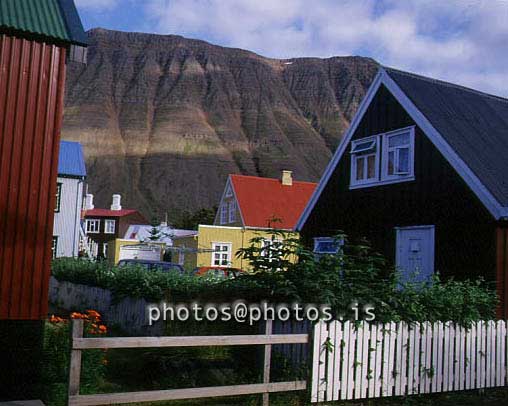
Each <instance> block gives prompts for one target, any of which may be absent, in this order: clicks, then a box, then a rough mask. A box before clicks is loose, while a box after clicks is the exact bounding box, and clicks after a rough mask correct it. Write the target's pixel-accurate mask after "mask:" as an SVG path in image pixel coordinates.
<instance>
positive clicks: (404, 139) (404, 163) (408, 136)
mask: <svg viewBox="0 0 508 406" xmlns="http://www.w3.org/2000/svg"><path fill="white" fill-rule="evenodd" d="M413 159H414V132H413V131H412V129H409V130H403V131H397V132H392V133H387V134H384V135H383V170H382V176H383V180H393V179H397V180H398V179H404V178H408V177H412V176H413V169H414V165H413Z"/></svg>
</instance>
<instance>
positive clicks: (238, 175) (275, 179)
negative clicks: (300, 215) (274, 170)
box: [229, 173, 317, 185]
mask: <svg viewBox="0 0 508 406" xmlns="http://www.w3.org/2000/svg"><path fill="white" fill-rule="evenodd" d="M229 176H236V177H242V178H252V179H261V180H270V181H274V182H280V179H279V178H267V177H264V176H254V175H242V174H238V173H231V174H230V175H229ZM293 183H309V184H312V185H317V182H310V181H306V180H294V179H293Z"/></svg>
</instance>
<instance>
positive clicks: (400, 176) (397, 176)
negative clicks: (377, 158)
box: [381, 127, 415, 182]
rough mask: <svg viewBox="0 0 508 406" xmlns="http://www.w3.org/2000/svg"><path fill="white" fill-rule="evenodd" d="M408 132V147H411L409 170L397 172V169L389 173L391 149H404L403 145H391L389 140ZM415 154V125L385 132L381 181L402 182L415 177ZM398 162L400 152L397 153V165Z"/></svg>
mask: <svg viewBox="0 0 508 406" xmlns="http://www.w3.org/2000/svg"><path fill="white" fill-rule="evenodd" d="M404 134H407V135H408V136H409V143H408V145H407V148H409V154H408V160H409V162H408V166H409V171H408V172H406V173H397V172H396V171H395V173H394V174H392V175H389V174H388V164H389V162H388V155H389V153H390V151H395V152H396V151H397V150H398V149H402V148H401V147H391V148H390V147H389V141H390V138H391V137H396V136H399V135H404ZM414 156H415V129H414V127H410V128H402V129H400V130H396V131H390V132H388V133H385V134H383V158H382V159H381V181H382V182H393V181H395V182H400V181H405V180H411V179H414V169H415V168H414ZM397 163H398V154H397V152H396V154H395V167H396V166H397Z"/></svg>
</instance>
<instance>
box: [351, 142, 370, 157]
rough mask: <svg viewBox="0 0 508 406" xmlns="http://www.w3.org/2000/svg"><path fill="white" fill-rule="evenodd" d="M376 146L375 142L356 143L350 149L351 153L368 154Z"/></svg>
mask: <svg viewBox="0 0 508 406" xmlns="http://www.w3.org/2000/svg"><path fill="white" fill-rule="evenodd" d="M375 146H376V140H370V141H365V142H359V143H356V144H355V145H354V146H353V148H352V149H351V153H353V154H358V153H360V152H370V151H372V150H373V149H374V147H375Z"/></svg>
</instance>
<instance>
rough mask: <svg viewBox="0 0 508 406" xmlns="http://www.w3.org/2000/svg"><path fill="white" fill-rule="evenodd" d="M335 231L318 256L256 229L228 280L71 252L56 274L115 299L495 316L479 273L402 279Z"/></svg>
mask: <svg viewBox="0 0 508 406" xmlns="http://www.w3.org/2000/svg"><path fill="white" fill-rule="evenodd" d="M337 238H338V239H341V240H344V242H345V243H344V245H343V247H342V249H341V250H340V251H339V252H338V253H337V254H336V255H324V256H321V257H320V258H319V259H316V258H314V255H313V253H312V252H311V251H309V250H307V249H306V248H305V247H304V246H302V245H301V244H300V242H299V241H298V240H297V239H295V238H291V237H288V236H287V234H285V233H284V232H281V231H276V230H274V231H273V235H272V238H271V239H270V242H271V243H270V244H268V246H267V245H266V244H265V245H262V244H261V243H260V241H261V237H259V238H254V239H253V240H252V241H251V244H250V246H249V247H248V248H245V249H243V250H240V251H239V252H238V254H237V255H238V256H241V257H243V258H244V259H246V260H248V261H249V262H250V263H251V266H252V272H249V273H245V274H241V275H240V276H239V277H237V278H234V279H227V280H220V279H215V278H206V277H195V276H194V275H191V274H185V275H179V274H177V273H164V272H147V271H146V270H145V269H143V268H139V267H121V268H116V267H111V266H109V265H107V264H105V263H101V262H98V263H94V262H88V261H85V260H70V259H62V260H56V261H54V263H53V275H54V276H55V277H56V278H57V279H60V280H68V281H71V282H74V283H83V284H87V285H92V286H99V287H103V288H107V289H110V290H111V291H112V292H113V293H114V297H115V298H116V299H117V300H118V299H121V298H123V297H138V298H141V297H143V298H146V299H148V300H151V301H154V302H158V301H160V300H163V299H165V300H168V301H171V302H191V301H201V302H203V303H205V302H215V303H220V302H232V301H235V300H237V299H243V300H246V301H248V302H254V303H259V302H260V301H263V300H266V301H268V302H271V303H283V302H285V303H291V302H299V303H301V304H308V303H314V304H319V305H320V304H324V305H329V306H330V307H331V308H332V309H333V311H334V313H335V315H336V316H337V317H346V318H351V317H352V316H357V314H356V313H353V312H352V310H351V305H353V304H354V303H358V306H357V308H358V309H359V311H360V312H359V314H358V316H360V317H362V316H363V315H364V314H362V312H361V310H362V308H363V306H364V305H369V306H371V307H372V308H373V309H374V310H373V312H374V313H375V316H376V320H377V321H381V322H387V321H401V320H404V321H426V320H428V321H436V320H441V321H448V320H453V321H456V322H459V323H464V324H467V323H469V322H471V321H474V320H479V319H491V318H493V317H494V316H495V309H496V305H497V296H496V293H495V291H494V290H492V289H490V288H489V286H488V285H487V284H486V283H485V282H484V281H482V280H477V281H467V280H466V281H456V280H453V279H449V280H441V278H440V277H439V275H436V276H435V277H434V278H433V280H432V281H429V282H424V283H415V282H404V283H403V282H401V278H400V275H399V274H398V273H397V272H396V271H395V269H394V268H393V267H392V266H390V265H389V264H388V263H387V262H386V260H385V259H384V258H383V256H382V255H380V254H378V253H376V252H374V251H373V250H372V248H371V247H370V246H369V244H368V243H367V242H365V241H360V242H359V243H356V244H351V243H349V242H348V240H347V238H346V237H345V236H344V235H339V236H337ZM295 258H298V259H299V260H298V261H294V259H295Z"/></svg>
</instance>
